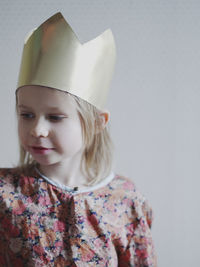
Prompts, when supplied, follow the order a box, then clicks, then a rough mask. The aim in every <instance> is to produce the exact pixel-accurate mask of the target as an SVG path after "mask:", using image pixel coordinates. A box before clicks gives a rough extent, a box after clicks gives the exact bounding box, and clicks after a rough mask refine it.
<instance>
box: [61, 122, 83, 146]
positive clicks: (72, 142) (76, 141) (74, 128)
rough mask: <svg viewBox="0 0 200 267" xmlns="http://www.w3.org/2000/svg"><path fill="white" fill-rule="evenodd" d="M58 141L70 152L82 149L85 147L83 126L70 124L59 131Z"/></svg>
mask: <svg viewBox="0 0 200 267" xmlns="http://www.w3.org/2000/svg"><path fill="white" fill-rule="evenodd" d="M56 132H57V134H56V135H57V141H58V142H59V143H60V146H62V145H63V146H65V148H66V147H67V148H68V149H70V150H73V149H75V150H76V149H80V147H82V146H83V138H82V129H81V125H79V124H74V123H70V124H68V125H67V126H66V127H64V128H62V129H57V131H56Z"/></svg>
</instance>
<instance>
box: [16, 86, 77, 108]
mask: <svg viewBox="0 0 200 267" xmlns="http://www.w3.org/2000/svg"><path fill="white" fill-rule="evenodd" d="M17 104H18V107H19V106H26V107H30V108H33V109H34V108H43V109H46V108H51V109H56V108H58V109H64V110H70V109H75V108H76V102H75V100H74V98H73V97H72V96H71V95H69V94H68V93H66V92H62V91H60V90H57V89H53V88H48V87H43V86H23V87H21V88H19V89H18V91H17Z"/></svg>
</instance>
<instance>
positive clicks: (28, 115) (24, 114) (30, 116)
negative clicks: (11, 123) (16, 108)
mask: <svg viewBox="0 0 200 267" xmlns="http://www.w3.org/2000/svg"><path fill="white" fill-rule="evenodd" d="M20 116H21V117H23V118H24V119H31V118H32V116H33V115H32V114H30V113H21V114H20Z"/></svg>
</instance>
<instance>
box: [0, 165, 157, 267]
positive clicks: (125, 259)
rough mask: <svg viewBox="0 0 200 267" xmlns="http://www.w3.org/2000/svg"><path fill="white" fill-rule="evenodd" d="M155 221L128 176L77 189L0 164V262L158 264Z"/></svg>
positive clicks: (140, 266)
mask: <svg viewBox="0 0 200 267" xmlns="http://www.w3.org/2000/svg"><path fill="white" fill-rule="evenodd" d="M151 223H152V210H151V208H150V207H149V206H148V204H147V202H146V201H145V199H144V197H143V196H142V195H141V194H140V192H139V191H138V190H137V189H136V188H135V185H134V184H133V182H131V181H130V180H129V179H127V178H125V177H122V176H119V175H115V177H114V179H113V180H112V181H111V182H109V183H108V184H107V185H106V186H104V187H102V188H98V189H96V190H95V191H93V192H86V193H76V194H75V193H73V192H69V191H64V190H62V189H60V188H58V187H56V186H54V185H52V184H50V183H48V182H46V181H45V180H44V179H43V178H42V177H39V176H38V174H36V173H34V174H32V175H31V176H25V175H23V174H17V173H16V172H15V169H0V266H17V267H21V266H37V267H39V266H59V267H61V266H63V267H64V266H65V267H66V266H71V267H75V266H80V267H87V266H92V267H95V266H101V267H106V266H107V267H117V266H121V267H128V266H129V267H131V266H132V267H149V266H151V267H155V266H156V257H155V253H154V246H153V242H152V236H151V231H150V228H151Z"/></svg>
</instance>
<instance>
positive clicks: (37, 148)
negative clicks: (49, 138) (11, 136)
mask: <svg viewBox="0 0 200 267" xmlns="http://www.w3.org/2000/svg"><path fill="white" fill-rule="evenodd" d="M52 150H53V148H47V147H42V146H31V151H32V152H33V153H36V154H42V155H43V154H47V153H49V152H50V151H52Z"/></svg>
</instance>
